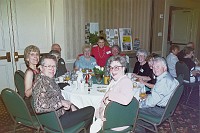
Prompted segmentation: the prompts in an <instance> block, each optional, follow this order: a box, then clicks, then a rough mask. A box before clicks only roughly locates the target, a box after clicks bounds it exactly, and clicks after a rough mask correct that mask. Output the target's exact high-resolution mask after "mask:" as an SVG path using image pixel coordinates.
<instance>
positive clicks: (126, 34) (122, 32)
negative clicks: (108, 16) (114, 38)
mask: <svg viewBox="0 0 200 133" xmlns="http://www.w3.org/2000/svg"><path fill="white" fill-rule="evenodd" d="M131 35H132V34H131V28H119V36H120V45H121V50H122V51H132V50H133V45H132V37H131Z"/></svg>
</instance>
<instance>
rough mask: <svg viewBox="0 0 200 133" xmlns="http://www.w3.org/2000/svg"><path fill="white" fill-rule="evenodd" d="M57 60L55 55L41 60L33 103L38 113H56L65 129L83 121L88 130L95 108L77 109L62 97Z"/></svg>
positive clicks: (34, 88) (34, 87)
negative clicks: (58, 81)
mask: <svg viewBox="0 0 200 133" xmlns="http://www.w3.org/2000/svg"><path fill="white" fill-rule="evenodd" d="M56 65H57V60H56V58H55V56H53V55H49V54H48V55H44V56H43V57H42V58H41V63H40V70H41V73H40V74H38V75H37V76H36V79H35V84H34V86H33V101H34V109H35V112H36V113H45V112H50V111H56V113H57V115H58V116H59V119H60V122H61V125H62V126H63V128H69V127H72V126H74V125H76V124H78V123H80V122H82V121H85V126H86V128H88V127H89V126H90V125H91V123H92V118H93V115H94V108H93V107H91V106H90V107H85V108H82V109H76V107H75V106H74V105H73V104H72V103H71V102H70V101H68V100H65V99H64V98H63V96H62V95H61V90H60V88H59V86H58V85H57V84H56V82H55V80H54V78H53V77H54V75H55V73H56Z"/></svg>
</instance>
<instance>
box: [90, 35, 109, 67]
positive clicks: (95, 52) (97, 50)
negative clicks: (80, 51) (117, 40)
mask: <svg viewBox="0 0 200 133" xmlns="http://www.w3.org/2000/svg"><path fill="white" fill-rule="evenodd" d="M105 42H106V40H105V38H104V37H102V36H100V37H99V38H98V42H97V44H98V45H94V46H93V48H92V53H91V55H92V56H94V58H95V59H96V61H97V65H99V66H100V67H104V66H105V65H106V61H107V60H108V58H109V57H110V56H111V55H112V54H111V49H110V47H109V46H105Z"/></svg>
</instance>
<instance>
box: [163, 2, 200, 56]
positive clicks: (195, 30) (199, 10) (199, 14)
mask: <svg viewBox="0 0 200 133" xmlns="http://www.w3.org/2000/svg"><path fill="white" fill-rule="evenodd" d="M199 5H200V1H199V0H165V18H164V20H165V21H164V26H163V28H164V30H163V32H164V36H163V43H162V51H163V52H162V53H163V56H166V55H167V54H168V53H167V51H168V49H169V46H168V45H167V30H168V19H169V7H170V6H175V7H184V8H190V9H192V10H193V11H194V14H193V18H194V20H193V23H192V29H191V30H192V35H191V40H190V41H193V42H194V43H195V44H196V49H197V50H200V39H199V36H200V31H199V30H200V28H199V27H198V25H199V23H200V6H199ZM197 50H196V51H197ZM198 58H200V55H199V54H198Z"/></svg>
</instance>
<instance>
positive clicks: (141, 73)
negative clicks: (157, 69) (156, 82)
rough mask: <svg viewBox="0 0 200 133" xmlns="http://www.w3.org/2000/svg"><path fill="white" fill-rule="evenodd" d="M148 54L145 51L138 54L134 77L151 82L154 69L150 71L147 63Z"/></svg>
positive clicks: (142, 50) (140, 50) (141, 50)
mask: <svg viewBox="0 0 200 133" xmlns="http://www.w3.org/2000/svg"><path fill="white" fill-rule="evenodd" d="M147 55H148V53H147V51H146V50H145V49H139V50H138V51H137V53H136V56H137V60H138V61H137V62H136V63H135V67H134V70H133V77H135V78H138V79H143V80H145V81H149V80H151V78H150V75H151V74H152V69H150V67H149V65H148V62H147V61H146V57H147Z"/></svg>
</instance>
